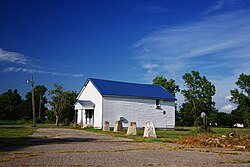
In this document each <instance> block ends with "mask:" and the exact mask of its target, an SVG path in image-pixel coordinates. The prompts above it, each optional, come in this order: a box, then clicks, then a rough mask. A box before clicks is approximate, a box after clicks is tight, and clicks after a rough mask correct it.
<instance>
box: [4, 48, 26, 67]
mask: <svg viewBox="0 0 250 167" xmlns="http://www.w3.org/2000/svg"><path fill="white" fill-rule="evenodd" d="M0 62H9V63H16V64H28V63H29V62H30V60H29V58H28V57H27V56H24V55H22V54H20V53H17V52H11V51H6V50H3V49H2V48H0Z"/></svg>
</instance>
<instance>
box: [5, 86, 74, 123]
mask: <svg viewBox="0 0 250 167" xmlns="http://www.w3.org/2000/svg"><path fill="white" fill-rule="evenodd" d="M47 91H48V89H47V88H46V87H45V86H44V85H37V86H35V87H34V92H35V112H36V122H37V123H39V122H45V121H47V122H54V121H55V120H56V124H57V125H58V123H59V122H62V123H65V124H69V123H70V122H72V121H73V120H74V115H75V112H74V106H73V105H74V103H75V102H76V97H77V93H76V92H75V91H67V90H64V89H63V87H62V86H60V85H59V84H54V89H53V90H50V91H48V95H49V96H51V101H48V100H47V98H46V96H45V94H46V93H47ZM48 104H49V105H50V106H51V107H52V108H48ZM32 116H33V113H32V96H31V91H30V92H27V93H26V95H25V98H24V99H22V97H21V96H20V95H19V93H18V90H17V89H15V90H11V89H9V90H8V91H7V92H4V93H2V94H0V120H23V121H27V120H32V119H33V117H32Z"/></svg>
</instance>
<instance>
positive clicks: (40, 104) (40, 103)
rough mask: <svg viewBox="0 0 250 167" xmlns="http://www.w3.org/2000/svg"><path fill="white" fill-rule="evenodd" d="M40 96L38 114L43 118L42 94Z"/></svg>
mask: <svg viewBox="0 0 250 167" xmlns="http://www.w3.org/2000/svg"><path fill="white" fill-rule="evenodd" d="M39 97H40V99H39V115H38V118H39V120H41V107H42V95H40V96H39Z"/></svg>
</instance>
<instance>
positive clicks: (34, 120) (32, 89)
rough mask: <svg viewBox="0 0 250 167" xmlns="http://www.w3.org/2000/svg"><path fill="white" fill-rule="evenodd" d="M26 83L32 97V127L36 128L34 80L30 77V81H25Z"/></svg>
mask: <svg viewBox="0 0 250 167" xmlns="http://www.w3.org/2000/svg"><path fill="white" fill-rule="evenodd" d="M27 83H28V84H30V85H31V96H32V111H33V126H34V127H36V110H35V88H34V84H35V83H34V80H33V76H32V75H31V77H30V79H29V80H27Z"/></svg>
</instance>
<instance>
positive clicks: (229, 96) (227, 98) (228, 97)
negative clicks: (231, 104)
mask: <svg viewBox="0 0 250 167" xmlns="http://www.w3.org/2000/svg"><path fill="white" fill-rule="evenodd" d="M232 97H233V96H231V95H228V96H226V97H225V99H226V100H230V99H231V98H232Z"/></svg>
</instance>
